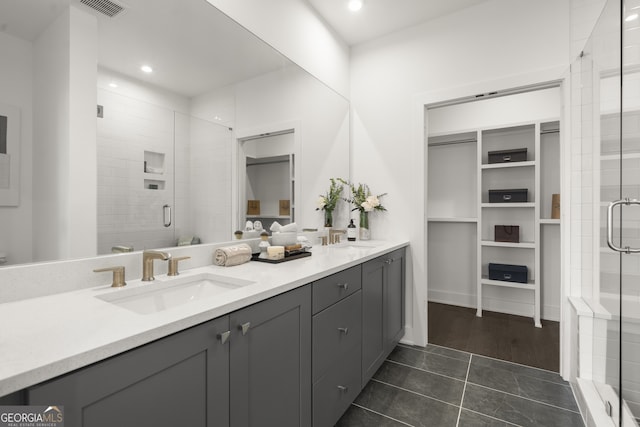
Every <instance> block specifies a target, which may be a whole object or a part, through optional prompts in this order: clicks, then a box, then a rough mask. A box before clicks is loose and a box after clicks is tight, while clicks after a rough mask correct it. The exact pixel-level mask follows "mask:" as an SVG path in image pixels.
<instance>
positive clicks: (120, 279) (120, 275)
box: [93, 265, 127, 288]
mask: <svg viewBox="0 0 640 427" xmlns="http://www.w3.org/2000/svg"><path fill="white" fill-rule="evenodd" d="M103 271H113V281H112V282H111V287H112V288H121V287H123V286H126V285H127V282H125V281H124V267H123V266H121V265H118V266H116V267H106V268H97V269H95V270H93V272H94V273H102V272H103Z"/></svg>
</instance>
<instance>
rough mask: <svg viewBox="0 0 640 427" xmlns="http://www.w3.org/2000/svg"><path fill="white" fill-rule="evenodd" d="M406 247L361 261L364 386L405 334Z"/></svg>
mask: <svg viewBox="0 0 640 427" xmlns="http://www.w3.org/2000/svg"><path fill="white" fill-rule="evenodd" d="M404 262H405V249H404V248H402V249H398V250H395V251H393V252H391V253H388V254H386V255H382V256H380V257H378V258H375V259H373V260H371V261H367V262H365V263H364V264H362V386H363V387H364V386H365V385H366V384H367V382H368V381H369V380H370V379H371V377H372V376H373V374H375V372H376V371H377V370H378V368H379V367H380V365H382V363H383V362H384V360H385V358H386V357H387V356H388V355H389V353H391V351H392V350H393V348H394V347H395V346H396V345H397V344H398V342H399V341H400V339H401V338H402V336H403V335H404V310H405V307H404V305H405V302H404V300H405V293H404V282H405V277H404V270H405V269H404Z"/></svg>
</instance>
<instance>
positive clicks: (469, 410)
mask: <svg viewBox="0 0 640 427" xmlns="http://www.w3.org/2000/svg"><path fill="white" fill-rule="evenodd" d="M465 411H468V412H473V413H474V414H476V415H480V416H482V417H485V418H491V419H492V420H495V421H500V422H501V423H504V424H509V425H510V426H515V427H522V426H521V425H520V424H514V423H512V422H511V421H506V420H501V419H500V418H496V417H494V416H491V415H487V414H483V413H482V412H478V411H474V410H473V409H466V408H465Z"/></svg>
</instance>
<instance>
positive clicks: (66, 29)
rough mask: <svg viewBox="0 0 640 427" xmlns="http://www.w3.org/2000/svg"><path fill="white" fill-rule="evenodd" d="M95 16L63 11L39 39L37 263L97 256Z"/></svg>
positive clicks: (72, 9)
mask: <svg viewBox="0 0 640 427" xmlns="http://www.w3.org/2000/svg"><path fill="white" fill-rule="evenodd" d="M96 43H97V20H96V18H95V17H94V16H92V15H89V14H86V13H84V12H81V11H80V10H78V9H76V8H75V7H70V8H69V9H68V10H66V11H65V12H64V13H63V14H62V15H61V16H60V17H59V18H58V19H57V20H56V21H55V22H54V23H52V24H51V25H50V27H49V28H48V29H47V30H45V31H44V33H43V34H42V35H40V37H39V38H38V39H37V40H36V42H35V60H34V64H35V68H34V69H35V76H34V123H35V124H36V125H35V126H34V135H33V139H34V144H33V147H34V155H33V172H34V173H33V188H34V191H33V195H34V203H33V208H34V209H33V236H34V239H35V240H36V241H34V254H33V255H34V260H36V261H38V260H50V259H68V258H75V257H82V256H92V255H95V253H96V233H95V230H96V174H95V164H96V147H95V145H96V144H95V141H96V121H95V105H96V86H95V82H96V77H95V76H96V73H97V67H96V64H97V52H96V50H95V46H96Z"/></svg>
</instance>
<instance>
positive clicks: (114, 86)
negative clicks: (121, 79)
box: [109, 82, 118, 88]
mask: <svg viewBox="0 0 640 427" xmlns="http://www.w3.org/2000/svg"><path fill="white" fill-rule="evenodd" d="M109 87H113V88H116V87H118V83H116V82H111V83H109Z"/></svg>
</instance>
